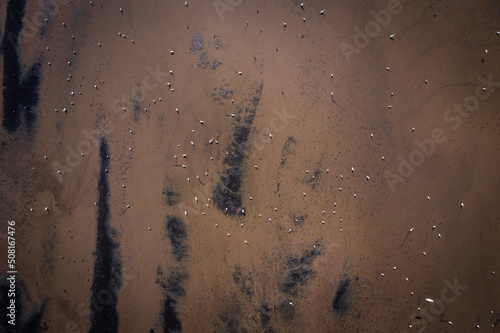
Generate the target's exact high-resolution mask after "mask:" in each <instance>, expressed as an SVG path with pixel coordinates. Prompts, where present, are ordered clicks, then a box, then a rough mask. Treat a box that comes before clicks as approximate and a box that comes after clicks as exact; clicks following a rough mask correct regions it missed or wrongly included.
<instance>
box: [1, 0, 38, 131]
mask: <svg viewBox="0 0 500 333" xmlns="http://www.w3.org/2000/svg"><path fill="white" fill-rule="evenodd" d="M25 6H26V1H25V0H19V1H9V2H8V4H7V17H6V21H5V34H4V36H3V38H2V44H1V52H2V54H3V60H4V61H3V119H2V126H3V127H4V129H5V130H6V131H7V132H9V133H13V132H15V131H17V130H18V129H19V127H20V126H21V124H22V123H23V122H24V124H25V126H26V129H27V130H28V133H31V131H32V127H33V124H34V122H35V120H36V114H35V111H34V108H35V106H36V105H37V104H38V100H39V85H40V64H39V63H36V64H34V65H33V66H31V67H30V68H28V70H27V71H25V74H24V75H23V72H22V70H21V67H22V66H21V63H20V60H19V48H18V45H19V41H20V33H21V29H22V26H23V18H24V13H25Z"/></svg>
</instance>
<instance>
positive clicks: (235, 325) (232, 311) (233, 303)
mask: <svg viewBox="0 0 500 333" xmlns="http://www.w3.org/2000/svg"><path fill="white" fill-rule="evenodd" d="M224 304H225V307H224V308H223V309H221V312H220V313H219V316H218V317H219V320H220V321H221V322H222V323H223V325H224V326H225V328H224V329H218V330H217V331H218V332H239V333H240V332H241V333H243V332H253V330H250V326H249V321H248V318H246V317H245V316H244V314H243V310H242V306H241V304H240V302H239V300H238V295H236V294H234V293H233V294H232V295H231V297H230V298H228V299H226V300H225V302H224Z"/></svg>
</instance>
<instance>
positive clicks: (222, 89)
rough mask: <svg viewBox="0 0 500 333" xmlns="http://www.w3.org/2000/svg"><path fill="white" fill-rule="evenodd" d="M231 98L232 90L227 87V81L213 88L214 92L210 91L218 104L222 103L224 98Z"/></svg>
mask: <svg viewBox="0 0 500 333" xmlns="http://www.w3.org/2000/svg"><path fill="white" fill-rule="evenodd" d="M230 98H233V90H232V89H231V88H229V84H228V83H224V82H223V83H221V85H220V86H219V87H216V88H214V92H213V93H212V99H213V100H214V101H216V102H219V104H221V105H224V101H223V100H224V99H226V100H227V99H230Z"/></svg>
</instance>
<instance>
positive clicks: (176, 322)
mask: <svg viewBox="0 0 500 333" xmlns="http://www.w3.org/2000/svg"><path fill="white" fill-rule="evenodd" d="M188 279H189V276H188V274H187V273H186V272H184V271H181V270H178V269H176V270H174V271H172V272H170V274H169V275H168V277H167V278H166V279H165V276H164V272H163V270H162V269H161V267H159V266H158V270H157V273H156V283H157V284H159V285H160V286H161V288H162V290H163V293H164V294H165V300H164V301H163V305H162V310H161V320H162V326H163V331H164V332H182V323H181V321H180V319H179V314H178V312H177V309H176V307H177V302H178V299H179V298H180V297H183V296H185V295H186V290H185V288H184V284H185V282H186V281H187V280H188Z"/></svg>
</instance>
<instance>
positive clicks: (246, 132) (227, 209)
mask: <svg viewBox="0 0 500 333" xmlns="http://www.w3.org/2000/svg"><path fill="white" fill-rule="evenodd" d="M261 94H262V84H260V85H259V87H258V88H257V89H256V90H255V92H254V93H253V95H252V96H251V97H250V98H249V99H248V100H246V101H245V102H244V103H243V104H242V105H241V106H239V107H238V108H237V112H238V113H239V114H241V115H243V117H242V118H239V119H238V120H237V121H236V125H235V129H234V132H233V139H232V142H231V143H230V145H229V147H228V148H227V149H226V151H227V152H228V154H227V155H226V157H225V158H224V161H223V164H224V166H225V170H224V171H223V172H222V173H221V177H220V181H219V182H218V184H217V186H216V187H215V189H214V192H213V199H214V202H215V204H216V206H217V208H219V209H220V210H221V211H222V212H224V213H227V214H229V215H235V214H236V213H237V212H238V209H239V208H240V207H241V203H242V200H241V193H240V188H241V184H242V178H243V174H242V168H243V163H244V160H245V157H246V155H247V151H248V148H249V147H248V146H249V144H248V143H249V140H248V139H249V136H250V131H251V126H252V123H253V121H254V119H255V114H256V111H257V107H258V105H259V101H260V96H261Z"/></svg>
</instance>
